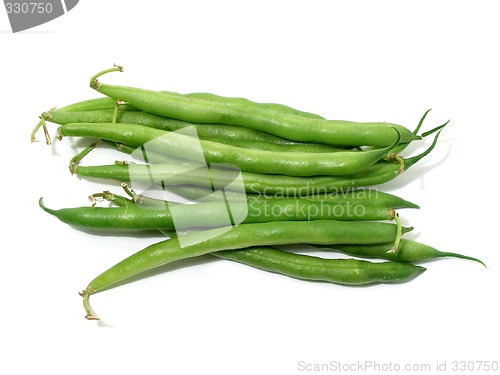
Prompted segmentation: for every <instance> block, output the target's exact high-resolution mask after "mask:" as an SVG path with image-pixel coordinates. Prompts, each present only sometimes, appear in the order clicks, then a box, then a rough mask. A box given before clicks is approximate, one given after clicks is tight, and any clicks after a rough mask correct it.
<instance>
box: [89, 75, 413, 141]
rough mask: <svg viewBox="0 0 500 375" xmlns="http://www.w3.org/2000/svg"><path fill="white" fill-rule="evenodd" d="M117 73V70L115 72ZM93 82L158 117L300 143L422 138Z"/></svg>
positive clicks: (381, 126)
mask: <svg viewBox="0 0 500 375" xmlns="http://www.w3.org/2000/svg"><path fill="white" fill-rule="evenodd" d="M115 71H116V70H115ZM101 75H102V74H101V73H99V74H97V75H96V76H94V77H92V79H91V83H90V85H91V87H92V88H93V89H95V90H97V91H99V92H100V93H102V94H104V95H106V96H110V97H112V98H115V99H121V100H124V101H126V102H127V103H130V104H131V105H132V106H134V107H136V108H139V109H141V110H143V111H145V112H148V113H152V114H155V115H159V116H163V117H169V118H175V119H179V120H183V121H191V122H196V123H212V124H213V123H221V124H227V125H238V126H242V127H246V128H250V129H254V130H259V131H262V132H265V133H269V134H273V135H276V136H279V137H282V138H287V139H290V140H293V141H297V142H314V143H326V144H331V145H339V146H380V147H385V146H388V145H391V144H394V142H395V140H396V138H397V136H396V134H395V133H394V130H393V128H396V129H397V130H398V132H399V133H400V137H401V139H400V141H401V143H408V142H411V141H412V140H416V139H420V137H419V136H416V135H415V134H413V133H412V132H411V131H409V130H408V129H407V128H405V127H404V126H401V125H397V124H390V123H385V122H370V123H360V122H352V121H343V120H324V119H315V118H305V117H303V116H297V115H292V114H283V113H276V112H273V111H268V110H264V109H254V108H233V107H228V106H223V105H217V104H215V103H213V102H210V101H206V100H203V99H196V98H186V97H179V96H177V95H171V94H168V93H165V92H157V91H151V90H144V89H140V88H134V87H125V86H115V85H108V84H103V83H101V82H98V81H97V77H98V76H101Z"/></svg>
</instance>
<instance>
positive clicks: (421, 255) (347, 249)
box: [317, 239, 486, 267]
mask: <svg viewBox="0 0 500 375" xmlns="http://www.w3.org/2000/svg"><path fill="white" fill-rule="evenodd" d="M393 245H394V244H393V243H389V242H388V243H385V244H376V245H335V246H331V247H330V246H326V247H328V248H331V249H332V250H335V251H340V252H342V253H345V254H347V255H352V256H359V257H363V258H379V259H388V260H393V261H397V262H404V263H420V262H425V261H429V260H432V259H438V258H444V257H453V258H460V259H467V260H472V261H475V262H479V263H481V264H482V265H483V266H485V264H484V263H483V262H482V261H480V260H479V259H477V258H473V257H470V256H467V255H462V254H457V253H451V252H444V251H440V250H437V249H435V248H434V247H431V246H429V245H425V244H423V243H420V242H417V241H414V240H408V239H402V240H401V242H400V243H399V246H398V251H396V252H394V253H387V250H389V249H390V248H391V247H392V246H393ZM317 247H320V248H322V249H324V248H325V247H323V246H321V245H320V246H317ZM485 267H486V266H485Z"/></svg>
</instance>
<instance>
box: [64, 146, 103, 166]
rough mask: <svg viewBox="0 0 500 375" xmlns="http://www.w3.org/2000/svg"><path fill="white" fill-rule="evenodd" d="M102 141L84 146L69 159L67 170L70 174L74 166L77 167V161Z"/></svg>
mask: <svg viewBox="0 0 500 375" xmlns="http://www.w3.org/2000/svg"><path fill="white" fill-rule="evenodd" d="M101 143H102V142H101V141H96V142H93V143H91V144H90V145H88V146H87V147H85V148H84V149H83V150H82V151H81V152H79V153H78V154H77V155H75V156H73V157H72V158H71V160H70V161H69V171H70V172H71V174H74V173H75V170H76V168H77V167H78V163H79V162H80V161H81V160H82V159H83V158H84V157H85V156H87V155H88V154H89V153H90V151H92V150H93V149H94V148H96V147H97V146H99V145H100V144H101Z"/></svg>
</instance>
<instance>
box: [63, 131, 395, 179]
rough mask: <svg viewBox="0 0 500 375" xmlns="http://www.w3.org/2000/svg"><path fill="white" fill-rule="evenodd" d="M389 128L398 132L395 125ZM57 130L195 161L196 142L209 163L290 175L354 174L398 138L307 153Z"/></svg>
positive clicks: (153, 135) (154, 134) (164, 135)
mask: <svg viewBox="0 0 500 375" xmlns="http://www.w3.org/2000/svg"><path fill="white" fill-rule="evenodd" d="M392 131H393V132H394V133H397V132H396V131H395V130H394V129H393V130H392ZM58 134H59V135H60V136H76V137H95V138H103V139H107V140H111V141H115V142H120V143H125V144H128V145H130V146H136V147H140V146H143V145H145V144H146V143H148V142H150V143H149V144H148V149H151V150H153V151H157V152H163V153H167V154H170V155H176V156H179V155H180V156H181V157H182V158H185V159H188V160H194V161H199V158H200V156H199V153H198V152H199V146H201V149H202V151H203V155H204V157H205V160H206V161H207V162H208V163H227V164H232V165H236V166H238V167H239V168H240V169H241V170H244V171H248V172H258V173H266V174H284V175H289V176H313V175H328V176H332V175H336V176H340V175H349V174H354V173H357V172H360V171H363V170H365V169H366V168H368V167H369V166H371V165H373V164H374V163H376V162H377V161H378V160H379V159H380V158H381V157H382V156H383V155H384V154H387V153H388V152H389V151H390V150H391V149H392V148H394V147H395V146H396V145H397V144H399V141H400V137H399V135H398V136H397V137H396V139H395V140H394V142H393V143H392V144H390V145H389V146H386V147H384V148H380V149H376V150H370V151H363V152H353V151H342V152H330V153H321V154H310V153H305V152H302V153H298V152H280V153H276V152H272V151H265V150H253V149H242V148H238V147H233V146H229V145H223V144H219V143H215V142H210V141H203V140H200V141H199V142H200V145H196V144H195V143H193V142H192V139H191V138H190V137H187V136H184V135H182V134H178V133H173V132H171V133H169V132H165V131H162V130H158V129H152V128H148V127H145V126H140V125H135V124H125V123H117V124H108V123H75V124H66V125H62V126H60V127H59V129H58ZM151 141H154V142H151ZM197 151H198V152H197Z"/></svg>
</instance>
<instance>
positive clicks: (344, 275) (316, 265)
mask: <svg viewBox="0 0 500 375" xmlns="http://www.w3.org/2000/svg"><path fill="white" fill-rule="evenodd" d="M211 255H214V256H216V257H219V258H222V259H227V260H232V261H235V262H239V263H243V264H245V265H248V266H252V267H255V268H258V269H261V270H265V271H270V272H275V273H279V274H282V275H286V276H290V277H294V278H298V279H303V280H314V281H327V282H332V283H336V284H342V285H364V284H373V283H398V282H403V281H407V280H410V279H413V278H414V277H416V276H418V275H420V274H421V273H422V272H424V271H425V268H423V267H419V266H415V265H412V264H406V263H399V262H378V263H373V262H368V261H363V260H357V259H325V258H320V257H315V256H311V255H302V254H294V253H290V252H287V251H283V250H278V249H274V248H271V247H251V248H248V249H241V250H225V251H217V252H213V253H211Z"/></svg>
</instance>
